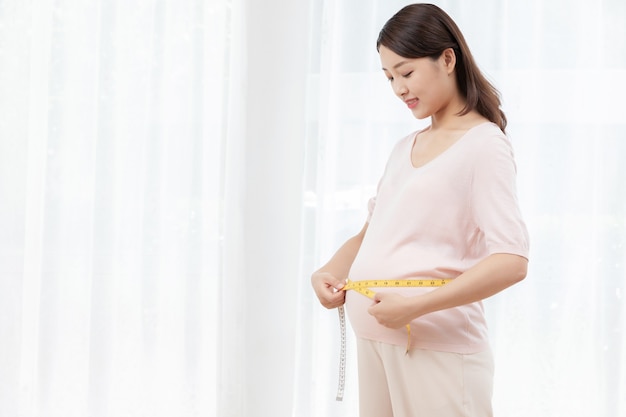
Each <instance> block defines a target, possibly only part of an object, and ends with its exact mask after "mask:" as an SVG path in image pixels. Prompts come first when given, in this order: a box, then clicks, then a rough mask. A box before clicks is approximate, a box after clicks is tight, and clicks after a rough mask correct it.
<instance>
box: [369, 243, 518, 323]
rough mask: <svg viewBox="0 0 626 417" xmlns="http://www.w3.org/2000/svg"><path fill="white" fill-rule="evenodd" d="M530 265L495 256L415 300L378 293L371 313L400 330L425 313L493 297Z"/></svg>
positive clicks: (506, 255)
mask: <svg viewBox="0 0 626 417" xmlns="http://www.w3.org/2000/svg"><path fill="white" fill-rule="evenodd" d="M527 266H528V260H527V259H526V258H524V257H521V256H517V255H511V254H505V253H496V254H493V255H490V256H488V257H487V258H485V259H484V260H482V261H480V262H479V263H478V264H476V265H475V266H474V267H472V268H470V269H468V270H467V271H466V272H464V273H463V274H461V275H459V276H458V277H457V278H456V279H453V280H452V281H450V282H449V283H447V284H446V285H444V286H443V287H440V288H437V289H436V290H434V291H431V292H429V293H427V294H424V295H419V296H415V297H403V296H401V295H398V294H391V293H389V294H376V296H375V298H374V302H375V304H374V305H372V307H370V309H369V313H370V314H371V315H373V316H374V317H375V318H376V320H377V321H378V322H379V323H380V324H382V325H383V326H386V327H390V328H394V329H396V328H400V327H403V326H405V325H406V324H408V323H409V322H410V321H411V320H414V319H416V318H418V317H420V316H423V315H424V314H428V313H432V312H434V311H439V310H443V309H446V308H452V307H457V306H460V305H465V304H469V303H473V302H476V301H480V300H483V299H485V298H488V297H491V296H492V295H494V294H497V293H499V292H500V291H502V290H504V289H506V288H508V287H510V286H511V285H513V284H515V283H517V282H519V281H521V280H523V279H524V278H525V277H526V271H527Z"/></svg>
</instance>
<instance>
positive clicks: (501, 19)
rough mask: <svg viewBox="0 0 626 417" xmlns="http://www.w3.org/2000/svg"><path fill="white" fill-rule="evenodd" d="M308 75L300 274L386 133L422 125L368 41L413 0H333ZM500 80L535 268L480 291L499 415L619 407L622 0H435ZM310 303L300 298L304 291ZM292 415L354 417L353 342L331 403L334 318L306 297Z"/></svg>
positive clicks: (625, 257)
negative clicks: (508, 284)
mask: <svg viewBox="0 0 626 417" xmlns="http://www.w3.org/2000/svg"><path fill="white" fill-rule="evenodd" d="M323 3H324V4H323V6H319V7H318V8H316V13H315V14H314V15H313V19H314V21H315V26H314V27H316V28H318V29H319V28H321V30H319V31H318V32H314V36H313V39H314V43H313V45H314V47H313V48H312V56H313V57H314V62H315V67H313V68H312V73H311V74H310V76H309V86H310V87H309V88H310V95H309V100H310V101H309V102H310V103H311V106H310V111H309V113H308V115H309V116H308V120H309V125H308V127H309V130H308V139H309V140H308V142H307V167H308V169H307V171H306V181H305V200H304V201H305V215H306V217H305V225H306V230H307V231H308V234H307V235H306V236H305V239H304V240H303V242H304V247H305V250H304V251H303V253H304V254H306V255H308V257H305V258H304V259H303V264H304V265H305V268H304V270H305V271H312V270H314V269H315V268H316V267H318V266H319V265H320V264H321V263H322V262H324V261H325V260H327V259H328V257H329V256H330V255H331V254H332V252H333V251H334V250H335V249H336V248H337V247H338V246H339V245H340V244H341V242H343V241H344V240H345V239H346V238H347V237H349V236H350V235H352V234H354V233H356V232H357V231H358V230H359V228H360V227H361V225H362V223H363V221H364V219H365V216H366V202H367V199H368V198H369V197H370V196H371V194H372V193H373V192H374V190H375V186H376V183H377V180H378V178H379V176H380V175H381V174H382V169H383V166H384V163H385V162H386V158H387V156H388V153H389V151H390V148H391V146H392V145H393V144H394V143H395V142H396V141H397V140H399V139H400V138H401V137H403V136H404V135H406V134H408V133H409V132H411V131H414V130H416V129H418V128H420V127H421V126H423V125H424V123H423V122H420V121H416V120H414V119H413V118H412V115H411V114H410V112H408V111H407V110H406V108H405V106H404V105H403V104H402V103H401V102H400V101H399V100H397V98H395V97H394V96H393V93H392V91H391V89H390V88H389V86H388V84H387V83H386V80H385V78H384V76H383V74H382V73H381V70H380V62H379V60H378V57H377V54H376V51H375V41H376V36H377V34H378V31H379V30H380V28H381V26H382V24H384V22H385V21H386V20H387V19H388V18H389V17H391V16H392V15H393V14H394V13H395V12H396V11H397V10H399V9H400V8H401V7H402V6H404V5H406V4H409V3H410V2H409V1H399V0H398V1H388V0H385V1H382V0H380V1H379V0H366V1H363V0H344V1H336V2H334V1H326V2H323ZM434 3H436V4H438V5H440V6H441V7H442V8H444V9H445V10H447V11H448V12H449V13H450V14H451V15H452V17H453V18H454V19H455V21H456V22H457V23H458V25H459V26H460V28H461V30H462V31H463V33H464V34H465V36H466V39H467V41H468V42H469V45H470V48H471V49H472V51H473V53H474V55H475V58H476V60H477V61H478V63H479V64H480V66H481V68H482V69H483V70H484V71H485V72H486V74H487V75H488V76H489V78H490V79H491V80H493V82H494V84H495V85H496V86H497V87H498V88H499V89H500V91H501V93H502V95H503V99H504V108H505V111H506V113H507V115H508V118H509V127H508V134H509V136H510V138H511V140H512V142H513V145H514V148H515V151H516V159H517V165H518V188H519V196H520V200H521V205H522V210H523V213H524V216H525V219H526V221H527V223H528V227H529V229H530V236H531V259H530V270H529V274H528V277H527V279H526V280H525V281H524V282H522V283H521V284H519V285H518V286H516V287H513V288H511V289H509V290H507V291H505V292H504V293H502V294H500V295H498V296H496V297H493V298H492V299H489V300H487V303H486V308H487V314H488V320H489V323H490V328H491V334H492V342H493V347H494V351H495V356H496V386H495V394H494V407H495V411H496V415H499V416H553V417H556V416H565V415H567V416H580V417H586V416H591V415H593V416H603V417H625V416H626V330H625V329H626V307H625V306H624V292H625V287H626V267H625V263H626V193H625V192H624V190H625V189H626V170H625V168H624V163H623V161H624V159H625V158H626V134H625V133H624V132H625V129H626V105H624V101H623V97H625V96H626V82H625V81H624V80H625V79H626V29H625V28H624V25H623V22H625V21H626V4H625V3H624V2H623V1H621V0H604V1H599V0H594V1H575V2H570V1H563V0H557V1H547V0H546V1H534V2H516V1H502V0H482V1H472V2H468V1H435V2H434ZM308 301H309V300H308V299H307V300H303V304H304V302H308ZM307 311H308V312H309V314H303V317H304V319H303V320H306V324H301V326H302V327H303V328H309V329H311V330H310V332H309V334H308V335H307V337H308V338H309V339H306V340H307V343H305V344H304V346H305V347H304V348H302V349H301V352H302V356H303V357H310V358H311V363H310V367H309V368H308V372H309V373H311V374H313V375H316V378H313V381H314V383H312V384H311V383H310V382H309V381H310V378H309V377H308V376H307V377H304V378H303V379H302V381H303V382H302V384H301V386H300V387H301V388H300V389H299V390H298V395H300V396H301V397H300V398H298V401H299V402H298V403H299V404H301V405H302V407H301V408H300V409H299V410H298V414H295V415H298V416H309V415H311V416H320V417H321V416H357V415H358V414H357V399H356V396H357V381H356V379H355V368H356V364H355V355H356V352H355V351H354V346H353V340H352V339H349V340H348V364H347V369H348V375H347V386H346V394H345V399H344V402H343V403H334V402H333V398H334V395H335V390H336V387H337V381H336V380H337V375H338V361H339V356H338V351H339V341H338V324H337V323H338V320H337V317H336V312H334V311H330V312H328V311H324V310H323V309H321V307H319V306H318V305H317V304H316V301H315V300H313V301H311V305H310V306H309V307H307Z"/></svg>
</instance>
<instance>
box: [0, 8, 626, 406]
mask: <svg viewBox="0 0 626 417" xmlns="http://www.w3.org/2000/svg"><path fill="white" fill-rule="evenodd" d="M435 3H436V4H439V5H441V6H442V7H443V8H444V9H446V10H447V11H448V12H449V13H450V14H451V15H452V17H453V18H454V19H455V20H456V21H457V23H458V24H459V26H460V27H461V29H462V30H463V32H464V33H465V35H466V37H467V40H468V42H469V44H470V47H471V48H472V50H473V52H474V54H475V56H476V59H477V61H478V62H479V63H480V64H481V66H482V68H483V69H484V70H485V72H486V73H487V74H488V75H489V76H490V78H492V79H493V81H494V83H495V84H496V85H497V86H498V87H499V88H500V90H501V92H502V94H503V97H504V105H505V110H506V111H507V115H508V116H509V120H510V125H509V126H510V127H509V134H510V136H511V139H512V141H513V144H514V147H515V150H516V156H517V162H518V171H519V180H518V184H519V189H520V199H521V202H522V209H523V211H524V215H525V217H526V220H527V222H528V225H529V229H530V233H531V238H532V253H531V267H530V272H529V276H528V278H527V279H526V281H524V282H523V283H521V284H520V285H518V286H517V287H514V288H512V289H510V290H508V291H507V292H505V293H503V294H501V295H499V296H497V297H494V298H493V299H491V300H488V302H487V309H488V315H489V322H490V324H491V331H492V336H493V345H494V350H495V353H496V361H497V362H496V363H497V370H496V392H495V398H494V404H495V406H496V411H497V413H498V415H507V416H527V415H537V416H551V417H556V416H562V415H568V416H574V417H577V416H581V417H582V416H585V417H586V416H590V415H593V416H602V417H624V416H626V395H624V392H625V391H626V356H624V351H625V350H626V335H625V333H624V327H625V325H626V308H625V307H624V300H623V298H624V291H625V288H624V287H625V283H626V282H625V281H626V273H625V268H624V263H625V261H626V195H625V194H624V192H623V190H624V185H625V183H626V170H625V168H624V166H623V164H622V160H623V159H624V157H626V138H625V137H624V133H623V132H624V128H625V127H626V126H624V125H625V124H626V119H625V117H624V114H626V112H625V111H624V110H626V109H625V106H624V104H623V102H622V97H624V96H626V83H625V82H624V80H625V79H626V77H625V76H626V30H625V29H624V26H623V22H624V21H626V6H625V5H624V4H623V2H621V1H620V0H606V1H598V0H594V1H591V2H590V1H585V2H583V1H576V2H567V1H564V0H558V1H547V0H546V1H535V2H514V1H496V0H481V1H472V2H463V1H439V2H435ZM405 4H408V2H406V1H395V0H394V1H390V0H385V1H382V0H341V1H339V0H336V1H331V0H326V1H317V0H315V1H314V0H311V1H310V2H294V1H287V0H268V1H263V2H259V1H254V0H131V1H126V0H111V1H109V0H85V1H75V0H27V1H22V0H19V1H18V0H13V1H10V0H9V1H0V338H1V340H0V416H1V417H4V416H11V417H13V416H24V417H39V416H41V417H56V416H64V417H65V416H81V417H82V416H115V417H118V416H156V417H160V416H167V417H170V416H195V415H198V416H213V415H214V416H219V417H242V416H245V417H253V416H259V417H260V416H293V417H313V416H315V417H318V416H319V417H322V416H323V417H328V416H357V415H358V414H357V413H358V410H357V402H356V396H357V384H356V379H355V366H354V365H355V362H354V360H355V351H354V346H353V339H352V337H351V335H350V334H349V337H348V366H347V371H348V374H347V381H346V383H347V386H346V395H345V399H344V401H343V402H335V401H334V397H335V390H336V387H337V376H338V374H337V373H338V369H337V366H338V360H339V357H338V348H339V337H338V336H339V333H338V321H337V315H336V311H326V310H324V309H323V308H322V307H320V306H319V305H318V304H317V301H316V300H315V298H314V296H313V293H312V291H311V289H310V285H309V275H310V273H311V272H312V271H313V270H314V269H315V268H316V267H318V266H319V264H320V263H322V262H323V261H325V260H326V259H327V258H328V256H330V254H331V253H332V252H333V251H334V250H335V249H336V247H337V246H338V245H339V244H340V243H341V242H342V241H343V240H344V239H345V238H347V237H348V236H350V235H351V234H353V233H355V232H356V231H357V230H358V228H359V227H360V226H361V225H362V223H363V221H364V219H365V205H366V202H367V199H368V198H369V197H370V196H371V194H372V193H373V192H374V191H375V185H376V182H377V181H378V178H379V176H380V174H381V173H382V168H383V166H384V163H385V160H386V157H387V154H388V152H389V150H390V148H391V146H393V144H394V143H395V141H397V140H398V139H399V138H400V137H402V136H403V135H405V134H406V133H408V132H410V131H412V130H415V129H417V128H419V127H420V126H423V123H424V122H420V121H416V120H414V119H413V118H412V116H411V115H410V114H409V113H408V112H407V111H406V109H405V108H404V107H403V106H402V105H401V103H400V102H399V101H398V100H397V99H395V98H394V97H393V94H392V93H391V91H390V89H389V86H388V85H387V83H386V81H385V79H384V76H383V75H382V74H381V72H380V69H379V66H380V65H379V62H378V57H377V54H376V51H375V49H374V43H375V39H376V35H377V33H378V30H379V29H380V27H381V25H382V24H383V23H384V21H385V20H386V19H387V18H389V17H390V16H391V15H392V14H393V13H394V12H395V11H397V10H398V9H399V8H400V7H402V6H403V5H405Z"/></svg>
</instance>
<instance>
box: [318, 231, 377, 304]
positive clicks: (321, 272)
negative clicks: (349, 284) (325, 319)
mask: <svg viewBox="0 0 626 417" xmlns="http://www.w3.org/2000/svg"><path fill="white" fill-rule="evenodd" d="M367 225H368V223H365V225H364V226H363V228H362V229H361V231H360V232H359V233H358V234H357V235H355V236H353V237H351V238H350V239H348V240H347V241H346V243H344V244H343V245H342V246H341V247H340V248H339V249H338V250H337V252H335V254H334V255H333V257H332V258H331V259H330V260H329V261H328V263H326V265H324V266H323V267H321V268H320V269H318V270H317V271H315V272H314V273H313V275H312V276H311V284H312V285H313V289H314V290H315V294H316V295H317V298H319V300H320V303H321V304H322V305H323V306H324V307H326V308H335V307H339V306H341V305H343V303H344V301H345V297H346V294H345V291H340V290H341V289H342V288H343V286H344V285H345V282H346V278H347V277H348V273H349V272H350V267H351V266H352V262H354V258H356V254H357V253H358V252H359V248H360V247H361V242H362V241H363V236H365V232H366V231H367Z"/></svg>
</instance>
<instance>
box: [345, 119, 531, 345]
mask: <svg viewBox="0 0 626 417" xmlns="http://www.w3.org/2000/svg"><path fill="white" fill-rule="evenodd" d="M417 133H419V132H417ZM417 133H413V134H411V135H409V136H407V137H405V138H404V139H402V140H401V141H399V142H398V143H397V144H396V146H395V147H394V149H393V151H392V153H391V155H390V157H389V160H388V162H387V166H386V168H385V172H384V174H383V176H382V178H381V180H380V182H379V185H378V191H377V195H376V197H374V198H372V199H371V200H370V202H369V217H368V222H369V225H368V229H367V232H366V234H365V237H364V239H363V242H362V244H361V248H360V250H359V253H358V254H357V257H356V259H355V260H354V263H353V264H352V268H351V270H350V275H349V278H350V279H351V280H353V281H360V280H376V279H377V280H381V279H408V278H420V277H422V278H455V277H457V276H458V275H460V274H461V273H463V272H464V271H466V270H467V269H469V268H471V267H472V266H474V265H475V264H476V263H478V262H479V261H481V260H482V259H484V258H486V257H487V256H488V255H491V254H494V253H509V254H515V255H519V256H523V257H525V258H528V232H527V230H526V226H525V224H524V221H523V220H522V216H521V213H520V210H519V206H518V201H517V196H516V185H515V180H516V168H515V161H514V157H513V151H512V148H511V144H510V142H509V140H508V139H507V137H506V136H505V135H504V133H502V131H501V130H500V129H499V128H498V126H496V125H495V124H493V123H483V124H480V125H478V126H475V127H473V128H472V129H470V130H468V131H467V132H466V133H465V134H464V136H462V137H461V138H460V139H459V140H458V141H457V142H455V143H454V144H453V145H452V146H451V147H450V148H448V149H447V150H446V151H445V152H443V153H442V154H441V155H439V156H438V157H436V158H435V159H433V160H432V161H430V162H428V163H427V164H426V165H424V166H422V167H419V168H415V167H413V165H412V163H411V149H412V146H413V143H414V141H415V137H416V136H417ZM373 290H374V291H393V292H397V293H399V294H402V295H405V296H412V295H417V294H421V293H424V292H425V291H433V290H435V289H433V288H388V289H377V288H374V289H373ZM371 303H372V301H371V300H370V299H368V298H367V297H365V296H363V295H361V294H359V293H357V292H355V291H348V292H347V294H346V309H347V312H348V316H349V319H350V324H351V325H352V328H353V329H354V331H355V333H356V335H357V337H362V338H366V339H372V340H378V341H381V342H385V343H390V344H394V345H399V346H405V345H406V343H407V331H406V329H405V328H401V329H397V330H392V329H388V328H386V327H384V326H382V325H380V324H378V322H376V320H375V319H374V317H372V316H371V315H370V314H368V312H367V309H368V307H369V306H370V305H371ZM411 335H412V340H411V346H412V347H413V348H422V349H432V350H439V351H446V352H457V353H475V352H479V351H481V350H483V349H485V348H486V347H487V346H488V338H487V324H486V321H485V315H484V310H483V304H482V303H481V302H476V303H472V304H468V305H463V306H459V307H455V308H451V309H446V310H441V311H437V312H434V313H430V314H427V315H424V316H422V317H419V318H418V319H416V320H414V321H413V322H412V323H411Z"/></svg>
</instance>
